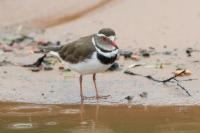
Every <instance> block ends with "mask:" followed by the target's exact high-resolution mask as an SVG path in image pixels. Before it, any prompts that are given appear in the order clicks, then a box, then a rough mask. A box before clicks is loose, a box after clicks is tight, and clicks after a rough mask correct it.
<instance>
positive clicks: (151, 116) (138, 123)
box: [0, 103, 200, 133]
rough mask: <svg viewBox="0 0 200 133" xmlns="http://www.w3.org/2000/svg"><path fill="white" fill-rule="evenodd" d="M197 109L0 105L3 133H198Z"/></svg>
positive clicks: (198, 119)
mask: <svg viewBox="0 0 200 133" xmlns="http://www.w3.org/2000/svg"><path fill="white" fill-rule="evenodd" d="M199 115H200V107H149V106H147V107H144V106H130V104H128V105H115V106H102V105H99V104H98V103H96V104H95V105H85V104H80V105H35V104H20V103H0V131H1V132H2V133H12V132H13V133H14V132H15V133H18V132H19V133H26V132H29V133H43V132H48V133H55V132H59V133H66V132H67V133H133V132H135V133H147V132H148V133H199V132H200V117H199Z"/></svg>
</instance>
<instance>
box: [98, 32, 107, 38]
mask: <svg viewBox="0 0 200 133" xmlns="http://www.w3.org/2000/svg"><path fill="white" fill-rule="evenodd" d="M96 35H97V36H98V37H102V36H104V37H106V36H105V35H104V34H99V33H97V34H96Z"/></svg>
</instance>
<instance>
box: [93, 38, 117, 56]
mask: <svg viewBox="0 0 200 133" xmlns="http://www.w3.org/2000/svg"><path fill="white" fill-rule="evenodd" d="M92 43H93V45H94V47H95V48H96V50H97V52H98V53H99V54H101V55H103V56H106V57H108V58H109V57H113V56H116V55H117V54H118V52H119V50H118V49H115V50H113V51H112V52H109V53H104V52H102V51H101V50H100V49H99V48H98V47H97V46H96V43H95V41H94V37H92Z"/></svg>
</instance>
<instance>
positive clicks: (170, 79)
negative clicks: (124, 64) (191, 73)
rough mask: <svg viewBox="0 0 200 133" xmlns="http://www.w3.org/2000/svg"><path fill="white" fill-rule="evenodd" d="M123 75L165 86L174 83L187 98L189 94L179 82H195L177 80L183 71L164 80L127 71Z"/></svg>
mask: <svg viewBox="0 0 200 133" xmlns="http://www.w3.org/2000/svg"><path fill="white" fill-rule="evenodd" d="M124 73H125V74H129V75H132V76H140V77H145V78H147V79H149V80H152V81H154V82H157V83H163V84H166V83H176V85H177V86H178V87H179V88H181V89H182V90H184V91H185V92H186V94H187V95H188V96H191V94H190V92H189V91H188V90H187V89H186V88H185V87H183V86H182V85H181V84H180V82H181V81H192V80H196V79H188V80H178V79H177V77H179V76H180V75H182V74H183V73H185V70H183V71H182V72H180V73H179V74H177V75H174V76H172V77H169V78H167V79H165V80H159V79H155V78H154V77H152V76H151V75H146V76H144V75H142V74H138V73H134V72H131V71H129V70H126V71H124Z"/></svg>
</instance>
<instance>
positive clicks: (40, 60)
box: [23, 54, 47, 67]
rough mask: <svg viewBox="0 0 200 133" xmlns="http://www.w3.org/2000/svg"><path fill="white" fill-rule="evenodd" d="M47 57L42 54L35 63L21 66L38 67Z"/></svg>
mask: <svg viewBox="0 0 200 133" xmlns="http://www.w3.org/2000/svg"><path fill="white" fill-rule="evenodd" d="M46 56H47V55H46V54H44V55H43V56H42V57H40V58H39V59H38V60H37V61H36V62H35V63H33V64H29V65H23V67H40V66H41V65H42V62H43V61H44V58H45V57H46Z"/></svg>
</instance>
